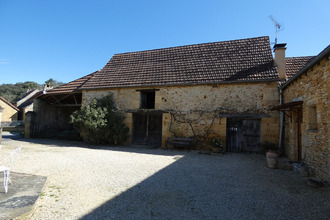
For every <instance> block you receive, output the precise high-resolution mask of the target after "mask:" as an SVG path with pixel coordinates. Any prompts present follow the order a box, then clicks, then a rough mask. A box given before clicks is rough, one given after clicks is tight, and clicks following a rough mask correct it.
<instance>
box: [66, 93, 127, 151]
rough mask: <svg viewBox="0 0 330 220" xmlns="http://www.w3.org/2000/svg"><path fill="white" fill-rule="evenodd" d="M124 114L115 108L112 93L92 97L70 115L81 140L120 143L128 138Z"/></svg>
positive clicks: (98, 142) (97, 142)
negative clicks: (90, 100) (98, 97)
mask: <svg viewBox="0 0 330 220" xmlns="http://www.w3.org/2000/svg"><path fill="white" fill-rule="evenodd" d="M124 119H125V116H124V114H123V113H121V112H119V111H118V109H117V108H116V105H115V102H114V100H113V95H112V94H111V95H108V96H105V97H103V98H101V99H93V100H92V102H91V103H90V104H89V105H84V106H82V107H81V109H80V110H77V111H75V112H74V113H73V114H72V115H71V122H72V123H73V126H74V128H75V129H76V130H77V131H78V132H79V133H80V136H81V137H82V139H83V141H85V142H88V143H93V144H115V145H117V144H122V143H124V142H125V141H126V140H127V138H128V131H129V129H128V127H127V126H126V124H125V123H124Z"/></svg>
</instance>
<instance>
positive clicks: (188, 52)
mask: <svg viewBox="0 0 330 220" xmlns="http://www.w3.org/2000/svg"><path fill="white" fill-rule="evenodd" d="M264 80H266V81H269V80H278V73H277V71H276V68H275V66H274V64H273V56H272V51H271V47H270V43H269V38H268V37H257V38H249V39H242V40H233V41H223V42H215V43H205V44H196V45H188V46H180V47H171V48H164V49H156V50H147V51H139V52H131V53H122V54H115V55H114V56H113V57H112V58H111V60H110V61H109V62H108V63H107V64H106V65H105V67H104V68H103V69H101V70H100V71H98V72H97V73H95V74H94V75H93V77H92V78H90V79H89V80H88V81H87V82H86V83H85V84H84V85H82V86H81V87H80V89H94V88H112V87H129V86H157V85H187V84H205V83H220V82H225V81H229V82H232V81H264Z"/></svg>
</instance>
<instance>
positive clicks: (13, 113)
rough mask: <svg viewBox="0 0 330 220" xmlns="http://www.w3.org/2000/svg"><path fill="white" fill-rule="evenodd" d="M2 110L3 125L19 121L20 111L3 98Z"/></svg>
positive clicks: (1, 99)
mask: <svg viewBox="0 0 330 220" xmlns="http://www.w3.org/2000/svg"><path fill="white" fill-rule="evenodd" d="M0 108H2V109H3V111H2V114H1V123H10V122H12V121H16V120H17V113H18V111H19V109H18V108H16V107H15V106H14V105H13V104H11V103H10V102H8V101H7V100H6V99H4V98H3V97H1V96H0Z"/></svg>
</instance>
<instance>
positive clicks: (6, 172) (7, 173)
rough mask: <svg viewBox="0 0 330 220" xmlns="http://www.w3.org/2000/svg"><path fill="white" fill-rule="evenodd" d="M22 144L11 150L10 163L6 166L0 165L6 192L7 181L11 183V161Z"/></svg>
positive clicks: (12, 161)
mask: <svg viewBox="0 0 330 220" xmlns="http://www.w3.org/2000/svg"><path fill="white" fill-rule="evenodd" d="M21 149H22V146H19V147H18V148H16V149H15V150H13V151H12V152H11V154H10V163H9V166H8V167H5V166H0V172H3V186H4V187H5V193H7V192H8V183H9V184H11V180H10V170H11V167H12V166H13V163H14V161H15V159H16V157H17V155H18V153H19V152H20V151H21Z"/></svg>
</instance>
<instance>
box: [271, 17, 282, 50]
mask: <svg viewBox="0 0 330 220" xmlns="http://www.w3.org/2000/svg"><path fill="white" fill-rule="evenodd" d="M269 17H270V19H272V21H273V23H274V25H275V28H276V31H275V45H276V44H277V32H279V30H280V29H281V25H280V24H279V23H278V22H277V21H276V20H275V19H274V18H273V16H271V15H270V16H269Z"/></svg>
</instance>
